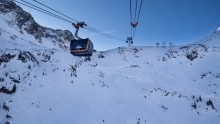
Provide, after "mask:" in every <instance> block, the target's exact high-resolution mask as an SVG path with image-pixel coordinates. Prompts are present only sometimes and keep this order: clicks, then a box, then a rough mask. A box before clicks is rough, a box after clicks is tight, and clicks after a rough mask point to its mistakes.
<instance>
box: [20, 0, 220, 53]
mask: <svg viewBox="0 0 220 124" xmlns="http://www.w3.org/2000/svg"><path fill="white" fill-rule="evenodd" d="M18 1H20V0H18ZM26 1H28V2H30V3H33V4H35V5H38V6H39V7H42V8H44V7H43V6H40V5H39V4H37V3H36V2H34V1H32V0H26ZM38 1H39V2H41V3H43V4H45V5H48V6H49V7H51V8H54V9H56V10H57V11H59V12H61V13H63V14H65V15H67V16H69V17H71V18H73V19H75V20H77V21H84V22H86V23H87V25H88V26H90V27H92V28H95V29H98V30H100V31H103V32H107V33H109V34H110V35H113V36H115V37H118V38H120V39H126V38H127V37H128V36H130V34H131V33H130V32H131V28H130V8H129V6H130V1H129V0H38ZM132 1H133V2H132V7H133V9H132V11H133V12H134V11H135V9H134V7H135V0H132ZM140 1H141V0H139V4H140ZM139 4H138V5H139ZM20 6H21V7H22V8H23V9H24V10H26V11H28V12H29V13H31V14H32V16H33V17H34V19H35V20H36V22H38V23H39V24H40V25H43V26H46V27H50V28H53V29H62V30H70V31H71V32H72V33H74V32H75V29H74V28H73V27H72V25H71V24H70V23H67V22H64V21H62V20H59V19H56V18H54V17H50V16H48V15H46V14H43V13H41V12H38V11H36V10H33V9H30V8H27V7H25V6H23V5H20ZM133 15H134V13H133ZM219 15H220V0H143V5H142V9H141V13H140V17H139V24H138V26H137V29H136V34H135V36H134V38H133V39H134V44H133V45H134V46H156V45H155V44H156V42H159V43H161V44H162V42H166V43H167V44H168V43H169V42H172V43H173V45H184V44H188V43H194V42H196V41H198V40H201V39H203V38H205V37H207V36H210V35H211V34H212V33H213V32H214V31H215V30H216V29H217V28H218V27H220V16H219ZM79 35H80V36H81V37H83V38H86V37H89V38H90V39H91V40H92V41H93V43H94V46H95V49H97V50H107V49H113V48H117V47H121V46H127V44H126V43H125V41H119V40H113V39H109V38H107V37H103V36H101V35H97V34H94V32H91V31H88V30H86V29H80V31H79Z"/></svg>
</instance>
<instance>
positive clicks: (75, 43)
mask: <svg viewBox="0 0 220 124" xmlns="http://www.w3.org/2000/svg"><path fill="white" fill-rule="evenodd" d="M70 53H71V54H72V55H74V56H92V53H93V43H92V41H91V40H90V39H89V38H86V39H77V40H71V42H70Z"/></svg>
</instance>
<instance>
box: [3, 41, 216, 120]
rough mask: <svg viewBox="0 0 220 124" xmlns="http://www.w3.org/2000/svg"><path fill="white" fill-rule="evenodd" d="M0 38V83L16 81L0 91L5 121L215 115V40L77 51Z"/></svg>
mask: <svg viewBox="0 0 220 124" xmlns="http://www.w3.org/2000/svg"><path fill="white" fill-rule="evenodd" d="M1 43H2V41H1ZM4 44H5V45H4V46H10V47H11V48H10V49H8V47H6V48H4V47H3V46H1V51H0V52H1V53H0V55H1V59H0V62H1V65H0V66H1V68H0V73H1V74H0V75H1V76H0V77H1V78H3V79H4V81H3V82H1V86H4V87H6V88H7V89H9V90H11V89H12V87H13V85H14V84H16V92H15V93H14V94H12V95H7V94H5V93H0V95H1V101H0V102H1V114H0V115H1V116H0V122H1V123H2V124H4V123H5V122H10V123H11V124H20V123H32V124H38V123H42V124H48V123H61V124H70V123H79V124H88V123H89V124H91V123H92V124H99V123H107V124H113V123H120V124H135V123H136V124H137V123H165V124H171V123H173V124H175V123H179V124H185V123H189V124H190V123H192V124H195V123H206V124H208V123H212V124H218V123H219V121H220V113H219V110H220V97H219V94H220V91H219V81H220V71H219V70H220V58H219V55H220V53H219V52H220V48H212V47H209V48H208V47H206V46H204V45H188V46H176V47H172V48H171V50H170V48H169V47H166V48H161V47H158V48H157V47H130V48H126V47H120V48H117V49H112V50H108V51H102V52H96V53H94V55H93V56H92V57H74V56H72V55H71V54H70V53H69V51H68V50H62V49H49V48H43V47H37V46H35V45H33V44H30V45H29V46H33V47H27V48H26V45H25V46H22V45H20V42H18V45H14V44H11V43H10V42H8V41H7V42H6V41H5V42H4ZM21 44H22V43H21ZM35 47H36V48H35ZM25 48H26V50H25ZM192 51H196V52H192ZM8 54H10V55H8ZM19 54H20V55H19ZM6 56H7V57H6ZM10 56H14V57H13V58H12V57H10ZM196 56H197V57H196ZM3 58H10V61H9V59H3ZM190 59H191V60H190ZM5 60H8V61H5ZM13 79H14V80H17V83H15V82H13ZM207 103H208V105H207ZM3 106H5V107H4V108H5V109H3ZM7 107H8V109H9V111H8V110H7V109H6V108H7Z"/></svg>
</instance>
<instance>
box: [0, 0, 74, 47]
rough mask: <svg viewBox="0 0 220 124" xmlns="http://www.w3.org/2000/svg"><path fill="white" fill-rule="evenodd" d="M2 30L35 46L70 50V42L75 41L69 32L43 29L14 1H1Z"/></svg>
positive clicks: (0, 18) (0, 20) (0, 21)
mask: <svg viewBox="0 0 220 124" xmlns="http://www.w3.org/2000/svg"><path fill="white" fill-rule="evenodd" d="M1 2H2V3H4V4H0V25H1V27H0V28H3V29H4V30H6V31H8V32H13V33H14V34H15V35H16V36H17V35H18V36H19V37H25V38H26V39H28V40H30V41H31V42H33V43H35V44H39V45H42V46H48V47H50V48H51V47H54V48H65V49H66V48H68V47H69V42H70V40H72V39H74V37H73V35H72V33H71V32H70V31H68V30H65V31H62V30H59V29H58V30H54V29H51V28H47V27H43V26H41V25H39V24H38V23H37V22H35V21H34V18H33V17H32V16H31V14H30V13H28V12H26V11H24V10H23V9H22V8H21V7H20V6H18V5H16V4H15V3H14V2H13V1H9V0H1Z"/></svg>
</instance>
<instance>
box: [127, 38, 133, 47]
mask: <svg viewBox="0 0 220 124" xmlns="http://www.w3.org/2000/svg"><path fill="white" fill-rule="evenodd" d="M126 43H127V44H128V47H131V46H132V44H133V40H132V37H127V40H126Z"/></svg>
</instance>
